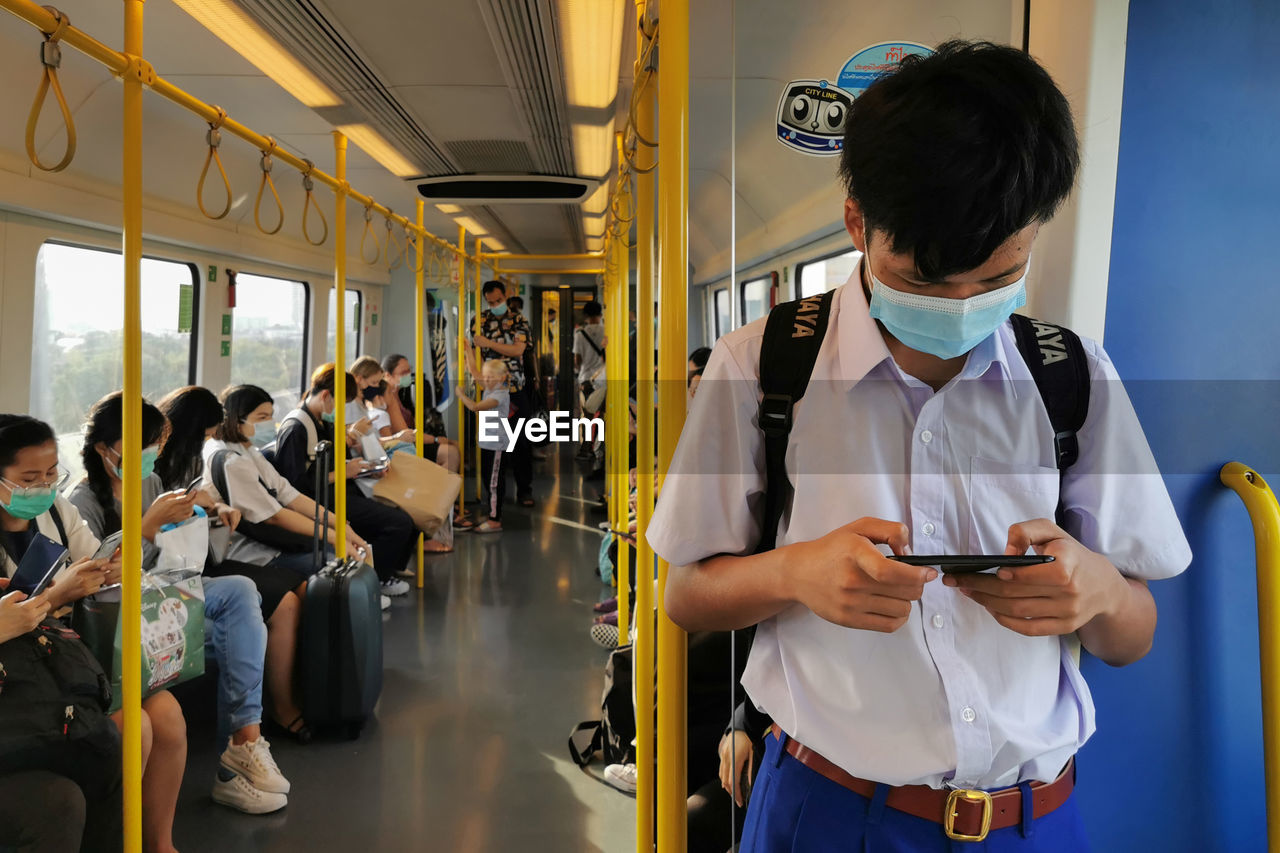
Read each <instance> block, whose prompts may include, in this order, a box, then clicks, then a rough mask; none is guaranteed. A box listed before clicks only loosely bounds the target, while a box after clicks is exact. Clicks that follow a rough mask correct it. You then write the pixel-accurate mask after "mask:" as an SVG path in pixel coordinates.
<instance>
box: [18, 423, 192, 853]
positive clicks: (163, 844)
mask: <svg viewBox="0 0 1280 853" xmlns="http://www.w3.org/2000/svg"><path fill="white" fill-rule="evenodd" d="M64 477H65V474H63V472H62V471H61V469H60V468H59V467H58V443H57V441H56V440H55V439H54V436H53V430H52V429H50V428H49V425H48V424H46V423H44V422H43V421H39V420H36V419H35V418H32V417H28V416H27V415H0V574H3V575H4V576H5V577H12V575H13V572H14V569H16V568H17V566H18V562H19V561H20V560H21V559H22V555H23V554H25V553H26V550H27V547H28V546H29V545H30V544H31V541H32V540H33V539H34V537H35V534H36V533H37V532H39V533H42V534H44V535H45V536H48V537H49V538H50V539H52V540H54V541H55V542H61V543H62V544H63V545H65V546H66V547H67V550H68V552H69V555H70V557H71V560H72V563H71V565H70V566H68V567H67V568H66V569H63V570H62V571H61V572H59V573H58V574H57V575H56V576H55V577H54V585H53V586H52V587H50V589H49V590H48V592H47V593H46V595H47V596H48V599H47V601H48V602H49V605H50V607H51V608H52V610H53V611H55V612H56V611H57V610H59V609H61V608H63V607H65V606H67V605H69V604H71V603H73V602H75V601H77V600H78V599H81V598H84V597H85V596H86V595H92V594H93V593H95V592H97V591H98V590H99V589H100V588H101V587H102V586H103V585H104V584H108V583H119V581H120V563H119V558H118V557H116V558H113V559H112V560H111V561H110V562H108V560H105V559H102V560H95V559H93V555H94V553H95V552H96V551H97V550H98V544H99V543H98V537H96V536H94V535H93V532H92V531H90V530H89V528H88V526H87V525H86V524H85V523H84V519H82V518H81V517H80V513H79V511H77V510H76V508H75V506H73V505H72V504H71V503H70V502H69V501H67V500H66V498H63V497H62V496H61V495H59V494H58V491H57V487H58V486H59V485H60V481H61V480H62V479H63V478H64ZM111 718H112V720H114V721H115V724H116V726H117V728H119V727H120V726H121V725H122V721H123V714H122V713H121V712H119V711H117V712H116V713H114V714H112V715H111ZM186 763H187V723H186V720H185V719H183V716H182V709H181V708H180V707H178V702H177V700H176V699H174V698H173V695H172V694H170V693H169V692H168V691H167V690H162V691H160V692H159V693H156V694H154V695H152V696H149V697H147V698H146V699H144V700H143V702H142V842H143V848H144V849H145V850H146V851H148V853H170V851H173V850H174V847H173V816H174V812H175V810H176V809H177V806H178V789H179V788H180V787H181V785H182V772H183V769H184V768H185V766H186Z"/></svg>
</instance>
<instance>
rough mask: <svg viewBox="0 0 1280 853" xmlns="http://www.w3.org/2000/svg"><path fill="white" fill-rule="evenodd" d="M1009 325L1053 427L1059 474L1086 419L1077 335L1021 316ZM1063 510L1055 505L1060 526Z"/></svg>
mask: <svg viewBox="0 0 1280 853" xmlns="http://www.w3.org/2000/svg"><path fill="white" fill-rule="evenodd" d="M1009 319H1010V320H1011V321H1012V323H1013V334H1014V338H1015V339H1016V340H1017V342H1018V352H1020V353H1021V354H1022V360H1023V361H1025V362H1026V364H1027V368H1028V369H1029V370H1030V371H1031V376H1032V378H1033V379H1035V381H1036V390H1037V391H1039V392H1040V399H1041V400H1043V401H1044V407H1045V409H1046V410H1047V411H1048V413H1049V423H1050V425H1051V426H1052V427H1053V450H1054V456H1055V459H1056V462H1057V466H1058V473H1059V475H1060V476H1061V475H1064V474H1065V473H1066V471H1067V469H1068V468H1070V467H1071V466H1072V465H1074V464H1075V463H1076V460H1077V459H1078V458H1079V457H1080V442H1079V439H1078V438H1077V433H1079V431H1080V428H1081V427H1083V426H1084V422H1085V418H1087V417H1088V416H1089V364H1088V360H1087V359H1086V358H1085V354H1084V345H1083V344H1082V343H1081V342H1080V336H1079V335H1077V334H1076V333H1075V332H1073V331H1071V330H1070V329H1068V328H1066V327H1065V326H1056V325H1054V324H1053V323H1046V322H1044V321H1043V320H1033V319H1031V318H1030V317H1024V316H1022V315H1021V314H1014V315H1012V316H1011V317H1010V318H1009ZM1064 515H1065V513H1064V510H1063V507H1062V502H1061V499H1059V502H1058V510H1057V516H1058V517H1057V521H1058V525H1059V526H1062V523H1063V521H1064Z"/></svg>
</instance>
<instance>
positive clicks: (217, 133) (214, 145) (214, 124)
mask: <svg viewBox="0 0 1280 853" xmlns="http://www.w3.org/2000/svg"><path fill="white" fill-rule="evenodd" d="M214 109H215V110H217V111H218V115H217V117H216V118H215V119H214V120H213V121H211V122H209V130H208V131H207V132H206V133H205V135H204V140H205V142H206V143H207V144H208V146H209V151H208V153H206V154H205V155H204V166H203V167H202V168H201V169H200V180H199V181H197V182H196V206H197V207H199V208H200V212H201V213H203V214H204V215H205V216H207V217H209V218H210V219H222V218H224V217H225V216H226V215H227V214H228V213H230V212H231V181H229V180H228V179H227V170H226V169H225V168H223V166H222V157H221V156H220V155H219V154H218V147H219V146H220V145H222V131H221V130H219V128H221V127H222V123H223V122H225V121H226V120H227V111H226V110H224V109H223V108H222V107H218V106H215V107H214ZM210 163H217V164H218V174H219V175H220V176H221V177H222V187H223V189H225V190H226V193H227V202H226V204H224V205H223V207H222V211H221V212H219V213H210V212H209V211H208V210H206V209H205V206H204V180H205V178H206V177H207V176H208V174H209V164H210Z"/></svg>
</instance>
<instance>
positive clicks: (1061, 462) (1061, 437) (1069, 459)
mask: <svg viewBox="0 0 1280 853" xmlns="http://www.w3.org/2000/svg"><path fill="white" fill-rule="evenodd" d="M1053 452H1054V456H1055V457H1056V458H1057V462H1058V470H1060V471H1062V470H1065V469H1067V468H1070V467H1071V466H1072V465H1074V464H1076V460H1077V459H1079V458H1080V441H1079V440H1078V439H1077V438H1076V431H1075V430H1073V429H1066V430H1060V431H1058V432H1056V433H1054V434H1053Z"/></svg>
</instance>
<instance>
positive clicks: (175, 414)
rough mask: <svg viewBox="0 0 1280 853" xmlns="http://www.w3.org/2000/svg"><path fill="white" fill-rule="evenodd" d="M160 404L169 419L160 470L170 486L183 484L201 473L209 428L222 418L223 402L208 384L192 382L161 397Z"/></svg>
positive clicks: (164, 480) (158, 469) (157, 406)
mask: <svg viewBox="0 0 1280 853" xmlns="http://www.w3.org/2000/svg"><path fill="white" fill-rule="evenodd" d="M156 408H158V409H159V410H160V411H161V412H162V413H163V414H164V416H165V417H166V418H168V419H169V439H168V441H166V442H165V443H164V449H163V450H161V451H160V458H159V459H157V460H156V473H157V474H159V475H160V480H161V481H162V482H163V483H164V487H165V488H166V489H178V488H183V487H185V486H186V485H187V483H189V482H190V481H191V479H192V478H193V477H194V476H195V475H196V474H198V473H199V468H200V448H201V447H202V446H203V445H204V434H205V430H207V429H209V427H214V426H217V425H218V424H220V423H221V422H222V404H221V403H219V402H218V397H217V395H216V394H214V393H213V392H212V391H210V390H209V389H208V388H202V387H200V386H199V385H188V386H187V387H185V388H179V389H178V390H176V391H171V392H169V393H168V394H166V395H165V396H164V397H162V398H160V402H158V403H156Z"/></svg>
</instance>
